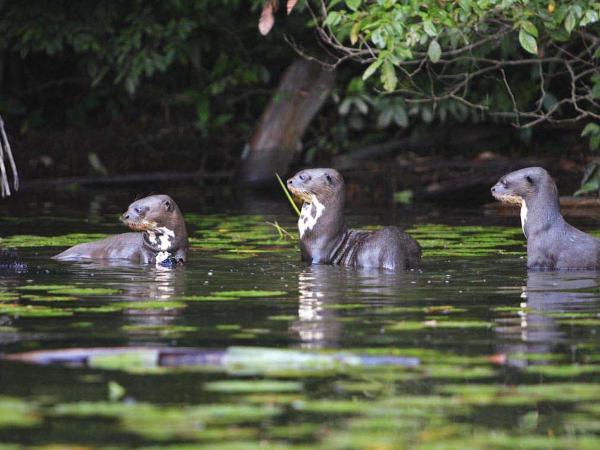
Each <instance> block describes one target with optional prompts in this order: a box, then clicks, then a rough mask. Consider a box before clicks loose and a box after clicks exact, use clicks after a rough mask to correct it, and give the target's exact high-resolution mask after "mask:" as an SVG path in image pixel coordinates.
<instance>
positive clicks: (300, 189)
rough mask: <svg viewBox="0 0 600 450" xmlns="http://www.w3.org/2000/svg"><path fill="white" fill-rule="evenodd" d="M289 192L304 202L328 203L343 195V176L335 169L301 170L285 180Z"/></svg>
mask: <svg viewBox="0 0 600 450" xmlns="http://www.w3.org/2000/svg"><path fill="white" fill-rule="evenodd" d="M287 186H288V189H289V190H290V192H291V193H292V194H293V195H294V196H295V197H297V198H299V199H302V200H304V202H305V203H313V202H314V200H315V199H316V200H318V201H319V202H320V203H329V201H330V200H332V199H336V200H337V199H338V198H340V197H342V198H343V197H344V178H343V177H342V175H341V174H340V173H339V172H338V171H337V170H335V169H306V170H301V171H300V172H298V173H297V174H296V175H294V176H293V177H291V178H289V179H288V180H287Z"/></svg>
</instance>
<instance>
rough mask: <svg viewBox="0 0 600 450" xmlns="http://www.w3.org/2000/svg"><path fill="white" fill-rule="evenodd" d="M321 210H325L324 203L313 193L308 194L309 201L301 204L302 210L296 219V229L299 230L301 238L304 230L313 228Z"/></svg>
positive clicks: (320, 214)
mask: <svg viewBox="0 0 600 450" xmlns="http://www.w3.org/2000/svg"><path fill="white" fill-rule="evenodd" d="M323 211H325V205H324V204H323V203H321V202H320V201H319V200H318V199H317V196H316V195H314V194H313V195H311V196H310V203H304V205H302V211H301V212H300V218H299V219H298V231H300V237H301V238H302V236H304V233H305V232H306V231H310V230H312V229H313V228H314V226H315V225H316V223H317V220H319V217H321V216H322V215H323Z"/></svg>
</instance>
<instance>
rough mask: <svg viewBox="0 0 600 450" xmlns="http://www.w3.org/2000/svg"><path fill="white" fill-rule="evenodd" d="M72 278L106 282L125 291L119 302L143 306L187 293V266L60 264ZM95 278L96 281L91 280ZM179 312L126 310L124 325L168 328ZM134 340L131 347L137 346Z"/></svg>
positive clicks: (100, 262) (104, 262)
mask: <svg viewBox="0 0 600 450" xmlns="http://www.w3.org/2000/svg"><path fill="white" fill-rule="evenodd" d="M61 265H62V266H63V268H64V269H66V271H67V272H68V273H69V275H70V276H69V278H70V279H75V280H77V281H79V280H81V279H84V280H85V282H86V283H90V282H91V281H93V282H94V283H103V282H104V281H105V280H110V282H109V283H103V284H104V285H106V286H107V287H110V288H112V289H118V290H120V291H122V292H121V293H120V294H119V299H122V300H126V301H135V302H140V303H143V302H144V301H157V300H158V301H168V300H172V299H174V298H176V297H179V296H183V295H184V292H185V280H186V270H185V267H176V268H174V269H168V268H165V267H155V266H146V265H140V264H135V263H132V262H129V261H124V260H123V261H120V260H119V261H116V260H96V261H85V262H83V261H82V262H69V263H66V264H65V263H61ZM92 276H93V279H91V277H92ZM178 315H179V310H177V309H170V310H168V311H164V310H162V309H158V308H157V309H139V310H136V309H134V308H132V309H126V310H124V311H123V318H124V321H125V325H136V326H140V325H142V326H152V327H154V326H167V325H170V324H172V323H173V321H174V320H175V319H176V318H177V317H178ZM138 342H139V340H138V339H131V340H130V343H131V344H136V343H138Z"/></svg>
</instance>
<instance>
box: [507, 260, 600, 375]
mask: <svg viewBox="0 0 600 450" xmlns="http://www.w3.org/2000/svg"><path fill="white" fill-rule="evenodd" d="M598 281H599V279H598V273H597V272H593V271H592V272H588V271H572V272H538V271H529V272H528V274H527V286H523V293H522V294H521V299H522V300H521V304H520V307H521V310H520V311H519V316H520V321H519V323H518V324H517V325H514V326H510V325H502V326H498V327H496V331H497V332H499V333H502V334H504V335H505V336H506V337H507V338H508V339H509V340H515V341H516V342H515V343H510V344H506V345H502V346H500V347H499V350H500V352H501V353H507V354H509V355H510V354H522V355H524V356H525V357H526V356H527V354H549V353H551V352H552V351H553V350H554V349H555V347H556V346H557V345H559V344H560V343H562V342H565V341H566V340H567V338H568V336H565V331H564V330H561V328H560V326H559V324H558V323H557V322H556V320H555V316H557V315H558V314H560V313H572V312H574V311H578V310H582V309H589V308H590V307H595V301H597V300H598V299H599V296H598V294H597V293H595V292H591V291H592V289H594V290H595V288H597V287H598ZM547 363H548V361H545V360H543V359H540V360H538V359H537V358H536V359H535V360H534V361H532V362H531V364H547ZM509 364H510V365H513V366H518V367H521V366H526V365H527V364H528V362H527V360H526V359H525V358H521V357H520V358H519V359H518V360H509Z"/></svg>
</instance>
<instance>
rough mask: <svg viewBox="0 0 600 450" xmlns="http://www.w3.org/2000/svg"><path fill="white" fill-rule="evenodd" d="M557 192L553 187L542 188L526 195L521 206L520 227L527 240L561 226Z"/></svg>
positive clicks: (561, 219) (562, 221)
mask: <svg viewBox="0 0 600 450" xmlns="http://www.w3.org/2000/svg"><path fill="white" fill-rule="evenodd" d="M563 223H564V219H563V217H562V216H561V214H560V204H559V201H558V192H557V189H556V187H555V186H552V185H551V186H544V188H543V189H540V190H539V191H538V192H535V193H531V194H529V195H527V196H526V197H525V198H524V199H523V202H522V204H521V225H522V227H523V233H524V234H525V237H526V238H527V239H531V238H535V237H537V236H538V235H539V234H540V233H544V232H545V231H548V230H549V229H550V228H551V227H554V226H557V225H562V224H563Z"/></svg>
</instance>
